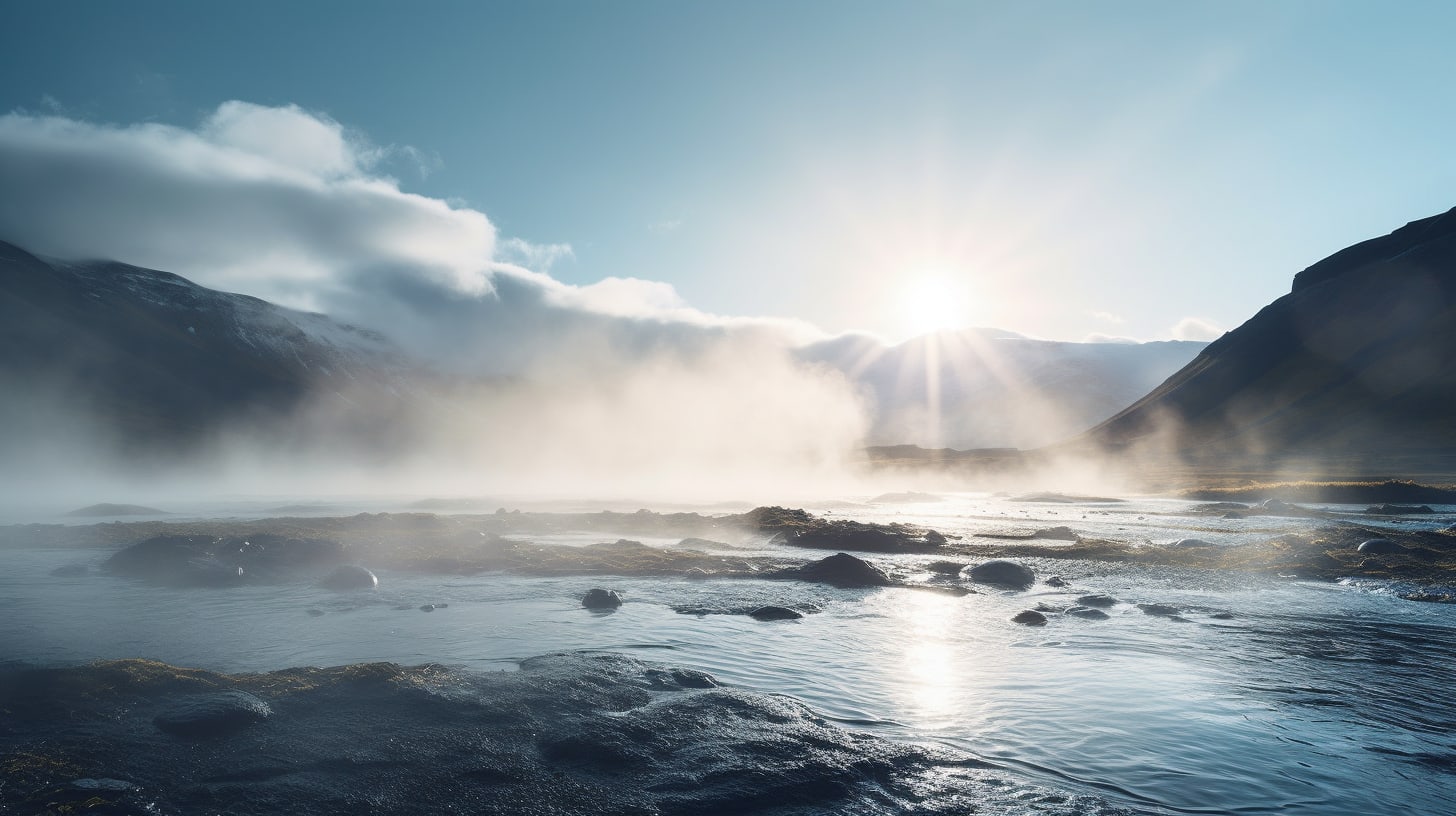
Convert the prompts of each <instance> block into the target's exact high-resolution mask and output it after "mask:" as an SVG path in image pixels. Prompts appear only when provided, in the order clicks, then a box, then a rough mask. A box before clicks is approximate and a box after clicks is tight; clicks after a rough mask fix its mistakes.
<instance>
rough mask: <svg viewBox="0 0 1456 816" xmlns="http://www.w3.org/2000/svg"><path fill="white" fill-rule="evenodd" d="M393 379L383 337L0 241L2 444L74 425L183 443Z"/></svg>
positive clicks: (137, 271) (134, 443) (150, 441)
mask: <svg viewBox="0 0 1456 816" xmlns="http://www.w3.org/2000/svg"><path fill="white" fill-rule="evenodd" d="M397 373H398V360H397V357H396V355H395V352H394V349H393V347H392V346H391V345H390V344H389V342H388V341H387V340H385V339H384V338H383V337H382V336H380V335H378V334H375V333H372V332H367V331H363V330H360V329H355V328H352V327H349V326H344V325H340V324H338V323H335V322H334V321H332V320H330V319H328V318H327V317H324V316H323V315H317V314H308V313H304V312H297V311H293V310H290V309H284V308H282V307H279V306H275V305H273V304H271V303H267V302H265V301H262V300H259V299H257V298H252V297H246V296H243V295H234V294H227V293H224V292H217V291H214V290H211V289H207V288H205V287H202V286H198V285H197V284H194V283H192V282H191V281H188V280H186V279H185V278H181V277H178V276H177V275H172V274H169V273H166V272H159V271H156V270H150V269H141V268H138V267H134V266H128V265H126V264H121V263H115V262H109V261H97V262H85V263H74V262H63V261H56V260H50V259H45V258H40V257H37V256H35V255H32V254H30V253H28V252H26V251H25V250H23V249H21V248H19V247H17V246H14V245H12V244H7V243H4V242H0V390H3V392H4V393H6V394H7V395H8V396H7V399H6V400H5V404H4V406H3V410H0V421H3V423H4V428H5V430H6V431H7V432H8V433H10V434H11V435H12V436H15V435H20V436H24V435H25V434H27V433H38V432H40V431H42V430H43V429H47V428H51V427H53V426H54V425H56V424H58V423H59V422H60V421H61V420H62V419H65V418H70V419H75V418H79V417H85V418H89V419H90V420H91V421H92V425H93V426H101V427H100V428H99V429H100V430H102V431H104V432H105V433H106V434H108V435H109V436H110V437H112V438H113V440H114V441H115V442H116V443H117V445H118V447H120V448H123V449H132V450H142V449H154V448H158V447H160V448H175V447H185V446H188V445H191V444H193V443H197V442H199V441H202V440H205V439H206V438H207V437H208V436H209V435H210V434H213V433H215V432H216V431H217V430H218V429H219V428H220V427H221V426H222V425H223V424H224V423H227V422H231V421H244V422H258V423H266V422H268V421H270V420H272V419H275V418H277V417H280V416H284V415H287V414H288V413H289V412H291V411H292V410H294V409H295V408H297V407H298V406H299V405H300V404H301V403H302V402H303V401H304V400H305V399H307V398H311V397H316V396H317V395H318V394H320V393H325V394H326V393H329V392H330V391H331V390H335V389H340V388H343V387H345V386H346V385H351V384H353V383H355V382H358V381H370V380H373V381H384V380H387V378H388V377H389V376H393V375H395V374H397Z"/></svg>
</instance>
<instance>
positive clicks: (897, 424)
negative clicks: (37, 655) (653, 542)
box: [0, 101, 1214, 498]
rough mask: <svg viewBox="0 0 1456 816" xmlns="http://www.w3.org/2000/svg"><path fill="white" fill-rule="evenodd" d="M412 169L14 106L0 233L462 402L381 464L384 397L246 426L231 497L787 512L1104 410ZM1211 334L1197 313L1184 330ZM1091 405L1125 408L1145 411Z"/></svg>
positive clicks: (984, 348) (36, 417)
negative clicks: (243, 301) (645, 495)
mask: <svg viewBox="0 0 1456 816" xmlns="http://www.w3.org/2000/svg"><path fill="white" fill-rule="evenodd" d="M411 155H414V151H412V149H410V148H400V147H390V146H378V145H374V144H372V143H371V142H370V141H369V140H368V139H367V138H366V137H365V136H364V135H363V134H360V133H356V132H353V131H351V130H349V129H348V128H346V127H345V126H343V125H341V124H340V123H338V122H336V121H334V120H333V119H331V118H329V117H327V116H325V115H322V114H318V113H313V112H309V111H306V110H303V109H301V108H298V107H296V106H291V105H290V106H284V107H264V106H259V105H254V104H249V103H246V102H239V101H231V102H226V103H224V104H222V105H220V106H219V107H218V108H217V110H215V111H213V112H212V113H211V114H209V115H208V116H206V117H205V118H204V119H203V120H202V121H201V122H199V123H198V124H197V125H196V126H195V127H192V128H185V127H177V126H171V125H161V124H137V125H108V124H97V123H92V122H85V121H79V120H76V119H73V118H67V117H63V116H38V115H32V114H28V113H24V112H15V113H10V114H8V115H4V116H0V239H5V240H8V241H11V242H14V243H16V244H19V245H20V246H23V247H25V248H26V249H28V250H30V251H32V252H36V253H40V254H44V255H50V256H55V257H61V258H70V259H85V258H97V259H116V260H121V261H124V262H127V263H131V264H134V265H138V266H143V267H150V268H155V269H162V270H166V271H170V272H176V273H179V274H182V275H184V276H186V277H189V278H191V279H192V280H195V281H197V282H198V283H201V284H203V285H205V286H209V287H213V288H217V289H222V290H225V291H232V292H239V293H243V294H249V295H254V296H257V297H260V298H263V299H265V300H269V301H272V302H275V303H280V304H283V305H286V306H291V307H294V308H299V309H305V310H310V311H319V312H323V313H326V314H328V315H330V316H331V317H333V318H335V319H338V320H341V321H344V322H347V323H352V324H355V325H358V326H362V327H365V328H372V329H375V330H377V331H380V332H381V333H383V334H384V335H386V336H387V337H388V338H389V339H390V340H391V341H393V342H394V343H395V344H397V345H398V346H399V347H400V348H401V349H402V350H403V352H404V353H405V355H406V356H407V357H408V358H409V359H412V360H414V361H416V363H417V364H418V365H420V366H421V367H423V368H428V369H429V370H430V371H432V372H436V373H437V374H439V375H440V377H441V378H442V379H443V380H445V381H446V382H448V384H449V385H448V387H447V388H445V389H443V390H441V391H440V392H439V393H429V394H417V395H410V398H409V399H407V400H405V401H404V404H407V405H408V408H407V409H400V410H401V413H399V414H398V415H395V416H392V417H390V418H391V419H392V420H395V421H393V422H391V423H390V426H391V427H390V430H389V432H388V434H386V436H388V437H389V438H388V439H385V440H383V443H382V445H381V446H382V447H384V448H387V449H388V450H389V451H390V452H391V457H390V458H389V459H388V460H387V461H385V460H380V459H378V458H377V457H375V458H371V457H370V456H369V455H366V454H361V453H360V452H359V451H356V450H351V449H349V448H348V446H347V445H345V444H343V443H341V442H338V440H339V439H342V438H345V437H347V433H346V432H345V431H347V430H348V429H349V427H350V426H351V424H352V425H353V426H356V427H355V430H357V425H358V417H357V416H356V414H357V413H358V408H357V406H358V405H360V404H368V403H371V402H374V401H376V400H375V395H374V394H371V393H369V392H367V391H362V390H361V391H360V392H357V393H355V392H351V391H349V390H348V389H343V390H339V391H335V392H333V393H330V394H327V395H324V396H325V398H323V399H320V400H318V401H316V402H315V403H313V404H311V405H309V406H307V407H306V408H305V409H303V410H302V411H301V412H300V413H299V415H298V417H297V418H296V419H297V422H295V423H293V424H292V425H291V426H290V427H288V428H285V429H271V430H270V431H269V432H268V433H261V432H260V431H259V429H258V428H235V429H232V430H231V431H230V432H229V433H228V434H227V435H225V436H224V437H223V438H222V439H220V440H219V441H218V443H217V444H216V445H215V446H214V450H213V451H212V453H213V456H211V457H208V458H207V459H205V460H203V463H202V464H203V466H205V467H206V469H207V470H208V471H209V473H208V476H209V478H210V479H216V478H221V477H220V476H219V474H223V475H224V476H226V475H229V474H230V475H231V476H232V477H233V478H236V479H238V480H239V481H238V483H237V484H233V485H229V487H230V488H231V489H247V488H248V487H249V483H250V482H249V480H253V479H263V480H265V481H263V483H264V484H266V485H267V486H268V487H270V488H273V489H277V490H293V491H303V490H307V489H309V488H310V486H313V485H317V484H319V483H320V482H323V481H326V482H327V483H328V484H329V485H330V487H331V489H333V490H335V491H341V490H344V491H347V490H362V489H367V488H368V487H369V486H370V483H375V484H385V483H387V484H388V485H389V488H390V489H391V490H399V489H406V488H407V487H413V488H414V489H416V490H418V491H420V492H438V491H441V490H453V491H456V492H476V493H478V492H483V491H488V490H501V491H510V490H513V489H534V490H544V491H555V492H560V493H567V492H573V491H577V492H580V491H583V490H585V491H589V492H593V493H596V494H601V493H610V492H616V493H619V494H620V493H623V492H627V491H639V492H648V491H656V492H658V493H659V494H660V493H661V491H662V490H663V489H664V487H668V488H676V489H681V488H682V487H683V486H684V485H688V484H692V485H694V486H695V488H694V490H695V491H698V492H704V493H718V494H722V493H724V492H725V491H734V490H739V489H740V488H745V487H746V488H751V490H752V491H756V492H757V493H758V494H760V495H764V494H770V495H769V496H768V497H770V498H771V497H772V496H771V494H772V493H773V492H775V491H782V490H785V489H793V490H796V491H798V492H799V493H800V494H802V493H803V492H804V491H805V489H806V488H805V487H804V486H805V485H811V484H812V485H815V486H816V487H817V488H822V489H825V490H833V489H836V488H835V487H834V486H833V485H832V482H831V474H842V473H844V472H845V470H846V467H845V465H846V464H847V463H850V462H852V461H854V460H855V459H856V458H857V457H858V455H859V454H858V453H857V451H858V450H859V449H860V447H861V446H862V445H863V444H865V443H866V442H871V443H896V442H913V443H919V444H923V445H928V446H962V447H969V446H986V445H993V446H994V445H1004V444H1014V445H1022V446H1028V445H1037V444H1046V443H1049V442H1053V441H1055V440H1056V439H1058V438H1061V437H1063V436H1065V435H1068V434H1072V433H1075V432H1077V431H1079V430H1081V429H1082V428H1085V427H1087V426H1088V425H1089V424H1091V422H1093V421H1096V420H1098V419H1101V418H1102V416H1100V415H1099V416H1092V417H1088V416H1083V415H1082V414H1068V413H1067V412H1066V407H1065V401H1059V400H1048V399H1045V395H1041V397H1038V396H1037V395H1035V394H1029V393H1028V388H1029V387H1030V386H1028V384H1027V383H1025V382H1022V381H1021V380H1020V379H1019V376H1020V375H1019V374H1018V373H1017V372H1016V371H1013V370H1011V369H1014V368H1017V367H1018V366H1021V365H1023V364H1024V363H1025V360H1021V361H1020V362H1018V359H1020V358H1017V357H1016V355H1015V354H1007V353H1006V352H1005V351H1004V350H1003V349H1002V348H1001V347H999V346H998V340H999V338H997V337H992V336H986V337H981V336H979V335H967V336H963V337H961V338H959V339H956V338H950V339H949V340H946V341H944V342H930V343H929V344H926V343H923V342H921V343H918V344H916V343H912V344H906V345H905V346H903V347H896V348H893V349H889V348H887V347H886V346H885V345H884V344H883V343H882V342H881V341H879V340H878V339H877V338H873V337H869V336H865V335H843V336H839V337H829V336H827V335H825V334H824V333H823V332H821V331H820V330H818V329H816V328H815V327H813V326H810V325H808V324H804V323H799V322H795V321H788V320H774V319H761V318H737V317H723V316H717V315H711V314H707V313H704V312H702V311H700V310H697V309H695V308H693V307H691V306H690V305H688V304H687V303H685V302H683V300H682V299H681V298H680V297H679V296H678V295H677V293H676V292H675V291H674V290H673V288H672V287H671V286H670V285H668V284H665V283H661V282H654V281H647V280H641V279H637V278H632V277H626V276H613V277H606V278H604V279H602V280H600V281H598V282H597V283H594V284H591V285H586V286H572V285H567V284H564V283H561V282H559V281H557V280H555V279H554V278H552V277H550V275H549V274H548V272H549V269H550V267H551V265H552V264H553V263H554V262H556V261H558V260H560V259H562V258H566V257H571V256H572V249H571V247H570V246H569V245H567V244H560V243H557V244H534V243H531V242H528V241H525V240H523V239H520V238H515V237H501V236H499V235H498V234H497V230H496V228H495V226H494V225H493V224H492V223H491V221H490V219H489V218H487V217H486V215H485V214H483V213H480V212H478V211H476V210H473V209H470V208H468V207H466V206H463V205H458V204H453V203H449V202H445V201H441V200H438V199H433V198H428V197H425V196H420V195H415V194H411V193H407V192H404V191H402V190H401V189H400V185H399V183H398V182H397V181H396V180H395V179H393V178H391V177H389V176H388V175H387V174H386V173H385V172H384V168H385V167H386V166H388V165H389V164H390V163H391V162H392V161H394V160H397V159H400V158H404V159H408V158H409V157H410V156H411ZM1211 331H1214V328H1213V327H1210V326H1208V325H1206V324H1205V322H1204V321H1197V320H1192V319H1190V320H1185V321H1184V323H1182V324H1180V325H1179V328H1178V330H1177V333H1178V334H1179V336H1185V335H1187V336H1193V335H1198V334H1203V335H1206V334H1208V333H1209V332H1211ZM1015 339H1019V340H1025V338H1015ZM1034 353H1040V352H1034ZM1183 353H1185V352H1183V351H1177V350H1175V352H1174V356H1176V355H1178V354H1183ZM1192 353H1193V352H1192V351H1191V350H1190V351H1187V352H1186V355H1187V356H1188V357H1191V356H1192ZM1181 364H1182V361H1181V360H1180V361H1178V362H1177V363H1176V365H1173V366H1172V367H1171V368H1169V369H1168V371H1164V372H1162V373H1161V374H1159V375H1158V376H1157V377H1155V378H1154V379H1152V381H1151V384H1155V383H1156V382H1158V381H1159V380H1160V379H1161V377H1162V376H1166V374H1167V373H1170V372H1171V370H1172V368H1176V367H1177V365H1181ZM1160 365H1162V364H1160ZM942 372H943V373H942ZM1068 376H1070V375H1068ZM1138 376H1140V377H1146V376H1147V375H1146V372H1141V373H1139V374H1138ZM1064 379H1065V378H1064ZM1151 384H1148V385H1139V386H1138V387H1139V388H1142V389H1143V390H1146V388H1148V387H1151ZM402 387H409V386H408V385H405V386H402ZM973 393H981V394H983V397H984V398H983V399H982V402H981V403H979V404H977V405H976V406H973V407H974V408H975V410H962V409H964V407H965V406H964V405H961V406H960V408H957V407H956V406H957V402H958V401H963V398H964V397H967V396H968V395H970V394H973ZM1139 393H1141V391H1139ZM905 396H908V399H902V397H905ZM1093 400H1094V403H1096V404H1097V405H1099V406H1100V408H1099V409H1097V410H1100V411H1101V412H1102V413H1103V414H1107V413H1110V412H1111V411H1113V410H1115V409H1116V408H1117V407H1120V405H1122V404H1125V401H1126V397H1122V396H1118V395H1115V394H1113V395H1104V396H1094V398H1093ZM1096 400H1101V402H1105V403H1106V405H1101V403H1097V402H1096ZM15 404H16V405H19V404H20V403H19V402H17V403H15ZM25 404H27V405H32V406H34V405H50V406H52V407H50V408H46V409H43V410H42V409H36V410H30V409H28V408H27V409H26V410H25V411H23V412H22V413H24V414H25V421H23V422H21V421H19V420H15V422H14V423H12V424H13V425H14V426H15V427H20V426H24V427H26V428H27V431H26V435H27V436H29V437H31V438H36V439H39V438H44V437H45V436H46V435H45V434H43V433H41V432H40V431H42V430H44V428H43V426H44V425H45V423H46V421H48V420H47V418H51V417H56V416H61V415H63V414H64V413H65V411H64V410H59V409H58V407H59V406H64V405H66V404H67V399H66V397H65V395H60V396H56V395H49V396H47V395H34V398H33V399H28V400H27V401H26V403H25ZM1095 412H1096V411H1094V413H1095ZM376 413H378V411H377V410H376ZM386 413H387V412H386ZM1083 413H1085V410H1083ZM71 419H72V420H74V422H73V423H72V424H74V425H75V426H76V427H80V428H85V429H88V431H89V432H88V433H80V432H68V433H69V438H70V439H71V440H72V442H73V443H74V444H73V446H72V447H73V449H72V451H71V455H70V456H61V455H59V451H60V450H61V449H60V448H58V447H56V446H49V447H46V448H45V449H44V454H43V455H37V457H35V458H36V459H37V461H39V460H42V459H44V460H48V461H49V462H50V464H51V466H52V467H54V468H56V469H57V470H58V471H59V472H69V471H74V470H76V466H77V465H78V464H80V463H85V465H86V466H87V469H91V468H90V465H91V463H89V462H86V455H87V454H86V451H87V450H88V449H91V448H93V447H96V446H93V445H92V440H94V439H97V438H99V436H101V435H104V432H103V431H102V430H99V428H100V426H101V425H104V423H100V424H98V423H96V422H95V421H94V420H95V419H96V418H95V417H85V416H75V417H71ZM375 419H376V421H377V419H378V417H375ZM37 423H40V424H39V426H38V425H37ZM320 450H324V451H326V452H327V455H326V456H322V455H320V456H315V457H314V458H313V459H306V458H301V456H300V451H307V452H313V453H317V452H318V451H320ZM341 465H342V466H345V467H341ZM284 473H286V474H290V475H291V477H292V478H293V479H294V482H296V483H291V482H289V481H288V478H287V477H285V476H283V475H281V474H284ZM740 495H742V494H741V493H740Z"/></svg>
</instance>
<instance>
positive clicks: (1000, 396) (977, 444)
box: [802, 329, 1207, 448]
mask: <svg viewBox="0 0 1456 816" xmlns="http://www.w3.org/2000/svg"><path fill="white" fill-rule="evenodd" d="M1206 345H1207V344H1206V343H1201V342H1192V341H1166V342H1154V343H1065V342H1054V341H1049V340H1035V339H1031V338H1028V337H1023V336H1021V335H1019V334H1013V333H1011V332H1005V331H1000V330H997V329H967V330H963V331H947V332H937V333H934V334H928V335H924V336H921V337H917V338H914V339H912V340H908V341H906V342H904V343H900V344H899V345H895V346H889V347H886V346H884V345H882V344H880V342H879V341H878V340H875V339H874V338H872V337H867V336H863V335H844V336H841V337H837V338H834V339H831V340H828V341H825V342H822V343H817V344H814V345H812V346H809V347H808V348H806V349H804V351H803V352H802V354H803V356H804V357H805V358H806V359H809V360H813V361H816V362H821V363H825V364H827V365H830V366H832V367H834V368H836V369H838V370H840V371H842V372H844V373H845V374H846V375H847V376H849V377H850V379H851V380H853V381H855V382H856V383H858V384H860V385H861V386H863V387H864V389H865V391H866V392H867V395H868V396H869V398H870V399H871V401H872V402H873V404H874V411H873V425H872V427H871V430H870V438H869V443H870V444H871V445H902V444H910V445H918V446H921V447H925V448H988V447H998V448H999V447H1019V448H1031V447H1038V446H1041V445H1047V444H1050V443H1053V442H1056V441H1059V440H1062V439H1065V438H1067V437H1069V436H1072V435H1074V434H1078V433H1081V432H1082V431H1084V430H1086V429H1087V428H1090V427H1092V426H1094V425H1096V424H1097V423H1099V422H1101V421H1103V420H1105V419H1107V418H1108V417H1110V416H1112V415H1113V414H1115V413H1117V412H1118V411H1119V410H1121V409H1123V408H1124V407H1126V406H1127V405H1128V404H1130V403H1131V402H1133V401H1134V400H1136V399H1137V398H1138V397H1140V396H1142V395H1144V394H1146V393H1147V392H1148V391H1150V390H1152V389H1153V388H1155V387H1157V385H1158V384H1159V383H1161V382H1163V381H1164V380H1165V379H1167V378H1168V376H1169V375H1171V374H1173V373H1174V372H1175V371H1177V370H1178V369H1179V368H1181V367H1182V366H1184V365H1185V364H1187V363H1188V361H1189V360H1192V359H1193V358H1194V356H1196V355H1197V354H1198V352H1199V351H1201V350H1202V349H1203V348H1204V347H1205V346H1206Z"/></svg>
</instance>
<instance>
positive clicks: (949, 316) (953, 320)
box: [899, 271, 970, 337]
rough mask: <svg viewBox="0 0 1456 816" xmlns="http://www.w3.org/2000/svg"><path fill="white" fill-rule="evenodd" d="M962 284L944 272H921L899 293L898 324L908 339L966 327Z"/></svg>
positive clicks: (964, 298)
mask: <svg viewBox="0 0 1456 816" xmlns="http://www.w3.org/2000/svg"><path fill="white" fill-rule="evenodd" d="M969 306H970V304H969V303H968V298H967V293H966V288H965V284H964V283H962V282H961V281H960V280H959V279H958V278H957V277H956V276H954V275H951V274H948V273H946V272H939V271H928V272H920V273H917V274H916V275H914V276H913V277H911V278H910V279H909V280H908V281H906V282H905V285H904V286H903V288H901V290H900V314H899V322H900V329H901V331H902V332H903V333H904V334H905V335H906V336H909V337H914V336H917V335H921V334H927V333H929V332H937V331H946V330H948V329H961V328H965V326H966V323H967V319H968V317H969V312H970V309H969Z"/></svg>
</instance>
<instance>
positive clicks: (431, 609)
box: [420, 604, 435, 612]
mask: <svg viewBox="0 0 1456 816" xmlns="http://www.w3.org/2000/svg"><path fill="white" fill-rule="evenodd" d="M420 611H421V612H434V611H435V605H434V604H425V605H423V606H421V607H420Z"/></svg>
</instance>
